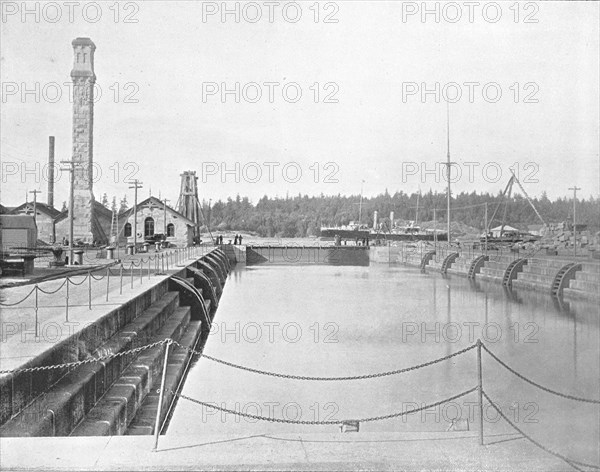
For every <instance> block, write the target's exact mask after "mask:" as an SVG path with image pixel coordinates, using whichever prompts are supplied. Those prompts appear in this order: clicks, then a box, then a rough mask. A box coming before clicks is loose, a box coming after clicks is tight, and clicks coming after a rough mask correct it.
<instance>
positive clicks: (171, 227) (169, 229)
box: [167, 223, 175, 237]
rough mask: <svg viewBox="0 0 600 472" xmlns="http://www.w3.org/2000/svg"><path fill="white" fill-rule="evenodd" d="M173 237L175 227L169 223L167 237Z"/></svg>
mask: <svg viewBox="0 0 600 472" xmlns="http://www.w3.org/2000/svg"><path fill="white" fill-rule="evenodd" d="M169 236H171V237H175V225H174V224H173V223H169V224H168V225H167V237H169Z"/></svg>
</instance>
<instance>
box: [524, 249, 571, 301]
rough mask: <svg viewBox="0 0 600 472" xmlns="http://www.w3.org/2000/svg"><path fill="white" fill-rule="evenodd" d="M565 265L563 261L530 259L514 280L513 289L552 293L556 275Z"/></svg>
mask: <svg viewBox="0 0 600 472" xmlns="http://www.w3.org/2000/svg"><path fill="white" fill-rule="evenodd" d="M565 264H566V262H565V261H564V260H561V259H558V260H556V259H535V258H532V259H528V260H527V265H525V266H523V271H522V272H520V273H519V274H518V275H517V278H516V279H515V280H513V282H512V287H513V288H514V289H521V290H523V289H527V290H535V291H538V292H547V293H550V292H551V289H552V286H553V284H554V280H555V278H556V275H557V274H558V273H559V272H560V270H561V269H562V268H563V267H564V266H565Z"/></svg>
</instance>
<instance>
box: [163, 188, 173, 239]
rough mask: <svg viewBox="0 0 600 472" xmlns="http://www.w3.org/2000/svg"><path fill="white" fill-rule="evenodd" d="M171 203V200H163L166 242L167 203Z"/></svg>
mask: <svg viewBox="0 0 600 472" xmlns="http://www.w3.org/2000/svg"><path fill="white" fill-rule="evenodd" d="M170 201H171V200H168V199H166V198H165V199H164V200H163V210H164V214H163V218H164V220H165V224H164V231H163V234H164V235H165V240H166V239H167V203H169V202H170Z"/></svg>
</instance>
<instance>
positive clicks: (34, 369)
mask: <svg viewBox="0 0 600 472" xmlns="http://www.w3.org/2000/svg"><path fill="white" fill-rule="evenodd" d="M165 344H166V345H167V349H166V350H165V353H166V354H165V356H167V355H168V346H169V345H171V344H173V345H174V346H176V347H178V348H181V349H184V350H186V351H188V352H189V353H190V354H191V355H199V356H201V357H205V358H207V359H209V360H211V361H214V362H217V363H219V364H222V365H226V366H228V367H233V368H236V369H241V370H244V371H248V372H252V373H256V374H262V375H268V376H273V377H280V378H286V379H293V380H312V381H333V380H361V379H374V378H379V377H385V376H389V375H396V374H401V373H405V372H410V371H414V370H418V369H421V368H424V367H427V366H430V365H433V364H436V363H438V362H442V361H444V360H448V359H450V358H452V357H455V356H458V355H461V354H464V353H466V352H468V351H470V350H472V349H474V348H476V347H482V348H483V349H484V350H485V351H486V352H487V353H488V354H490V355H491V356H492V357H493V358H494V359H495V360H496V361H498V362H499V363H500V364H501V365H502V366H504V367H505V368H507V369H508V370H509V371H511V372H512V373H514V374H515V375H517V376H518V377H519V378H521V379H523V380H525V381H527V382H528V383H530V384H531V385H534V386H535V387H537V388H540V389H542V390H544V391H546V392H550V393H553V394H556V395H558V396H560V397H562V398H565V399H569V400H576V401H582V402H586V403H600V400H593V399H585V398H581V397H576V396H573V395H567V394H562V393H559V392H556V391H554V390H552V389H549V388H547V387H544V386H541V385H539V384H537V383H535V382H533V381H531V380H530V379H528V378H526V377H525V376H523V375H521V374H519V373H518V372H516V371H514V369H512V368H510V367H508V365H506V364H505V363H504V362H503V361H502V360H501V359H499V358H498V357H497V356H495V355H494V354H493V353H492V352H491V351H489V349H488V348H487V347H486V346H485V345H484V344H483V343H482V342H481V341H480V340H478V341H477V343H476V344H473V345H471V346H468V347H466V348H464V349H461V350H460V351H457V352H455V353H452V354H450V355H447V356H443V357H440V358H438V359H434V360H431V361H428V362H424V363H421V364H417V365H414V366H411V367H406V368H402V369H395V370H391V371H386V372H377V373H371V374H366V375H356V376H339V377H333V376H328V377H319V376H307V375H290V374H284V373H277V372H270V371H265V370H259V369H254V368H251V367H247V366H243V365H239V364H234V363H232V362H228V361H225V360H222V359H218V358H216V357H212V356H208V355H206V354H203V353H202V352H201V351H198V350H195V349H192V348H190V347H188V346H185V345H183V344H181V343H179V342H177V341H175V340H173V339H171V338H164V339H162V340H159V341H156V342H154V343H151V344H147V345H144V346H140V347H137V348H134V349H129V350H126V351H121V352H117V353H113V354H108V355H105V356H100V357H93V358H89V359H85V360H82V361H75V362H67V363H62V364H52V365H44V366H37V367H27V368H17V369H10V370H0V374H12V375H14V374H18V373H24V372H38V371H45V370H52V369H70V368H75V367H79V366H82V365H86V364H91V363H95V362H103V361H107V360H110V359H114V358H118V357H122V356H128V355H132V354H139V353H140V352H142V351H145V350H148V349H152V348H156V347H158V346H163V345H165ZM477 357H478V363H479V368H481V356H480V355H479V354H478V356H477ZM166 365H167V362H166V358H165V366H166ZM163 377H164V375H163ZM169 390H170V392H171V393H172V394H173V395H174V396H175V397H177V398H181V399H184V400H187V401H190V402H192V403H195V404H198V405H201V406H204V407H207V408H213V409H215V410H218V411H221V412H223V413H228V414H232V415H237V416H240V417H245V418H250V419H254V420H261V421H267V422H273V423H287V424H296V425H344V424H350V423H356V424H359V423H361V422H363V423H365V422H375V421H383V420H389V419H393V418H399V417H402V416H406V415H410V414H413V413H417V412H420V411H422V410H426V409H430V408H435V407H437V406H439V405H442V404H445V403H448V402H451V401H453V400H456V399H458V398H461V397H463V396H466V395H469V394H471V393H473V392H479V394H480V401H481V396H483V397H484V398H485V399H486V400H487V401H488V402H489V403H490V405H491V406H492V407H493V408H494V409H495V410H496V411H497V413H498V414H499V415H500V416H501V417H502V418H503V419H504V420H505V421H506V422H507V423H508V424H509V425H510V426H511V427H512V428H514V429H515V430H516V431H517V432H518V433H520V434H521V435H522V436H523V437H525V438H526V439H527V440H529V441H530V442H532V443H533V444H534V445H535V446H537V447H538V448H540V449H542V450H543V451H545V452H547V453H548V454H551V455H553V456H554V457H557V458H559V459H561V460H563V461H564V462H565V463H567V464H568V465H569V466H571V467H573V468H574V469H576V470H581V469H579V468H578V467H586V468H593V469H600V466H598V465H595V464H590V463H586V462H582V461H578V460H574V459H571V458H568V457H566V456H564V455H562V454H560V453H558V452H556V451H554V450H552V449H550V448H548V447H546V446H544V445H542V444H541V443H539V442H538V441H536V440H535V439H533V438H532V437H530V436H529V435H527V434H526V433H525V432H524V431H523V430H521V429H520V428H519V427H517V426H516V425H515V424H514V423H513V422H511V421H510V419H508V418H507V417H506V415H505V414H504V413H503V412H502V411H501V409H500V408H499V407H498V406H497V405H496V404H495V403H494V402H493V401H492V400H491V399H490V398H489V396H488V395H487V394H486V393H485V391H484V390H483V388H482V386H481V383H480V384H479V385H478V386H475V387H472V388H470V389H468V390H464V391H462V392H460V393H458V394H456V395H453V396H451V397H448V398H445V399H443V400H439V401H437V402H434V403H430V404H427V405H423V406H421V407H419V408H414V409H410V410H405V411H397V412H393V413H389V414H383V415H378V416H369V417H363V418H359V419H356V418H352V419H346V420H323V421H309V420H291V419H284V418H275V417H270V416H261V415H253V414H249V413H244V412H241V411H237V410H231V409H227V408H223V407H219V406H217V405H215V404H214V403H209V402H204V401H201V400H198V399H194V398H192V397H189V396H187V395H183V394H181V393H180V392H176V391H173V390H172V389H169ZM164 391H165V386H164V383H163V385H161V388H160V389H159V390H158V392H159V393H162V392H164ZM480 411H481V410H480ZM158 414H160V411H159V412H158ZM480 427H482V425H480ZM482 431H483V430H482ZM482 431H481V432H480V433H481V434H482Z"/></svg>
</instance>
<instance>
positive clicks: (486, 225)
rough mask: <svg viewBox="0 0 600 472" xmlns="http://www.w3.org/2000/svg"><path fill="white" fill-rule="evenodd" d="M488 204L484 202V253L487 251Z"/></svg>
mask: <svg viewBox="0 0 600 472" xmlns="http://www.w3.org/2000/svg"><path fill="white" fill-rule="evenodd" d="M488 231H489V230H488V204H487V202H485V255H486V256H487V252H488Z"/></svg>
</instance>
